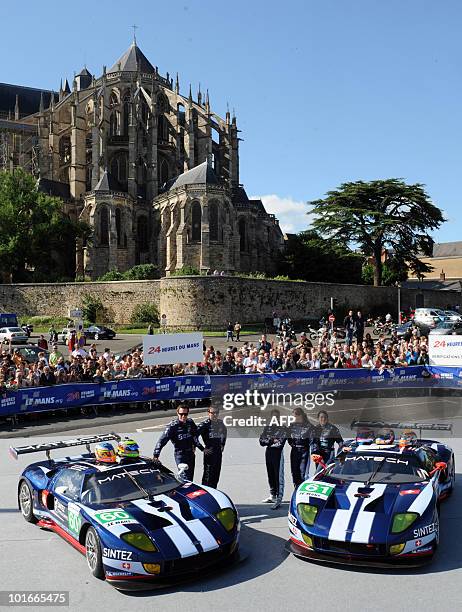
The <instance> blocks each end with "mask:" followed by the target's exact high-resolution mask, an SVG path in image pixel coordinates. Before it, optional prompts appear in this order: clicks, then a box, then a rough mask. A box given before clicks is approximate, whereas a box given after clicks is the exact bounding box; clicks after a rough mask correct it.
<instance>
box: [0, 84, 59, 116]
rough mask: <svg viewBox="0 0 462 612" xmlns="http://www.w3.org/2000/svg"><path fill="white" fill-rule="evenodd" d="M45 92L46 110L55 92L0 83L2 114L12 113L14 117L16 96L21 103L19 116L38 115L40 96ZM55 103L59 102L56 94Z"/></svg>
mask: <svg viewBox="0 0 462 612" xmlns="http://www.w3.org/2000/svg"><path fill="white" fill-rule="evenodd" d="M42 92H43V104H44V107H45V108H48V106H49V105H50V100H51V96H52V94H53V93H54V92H52V91H50V90H48V89H36V88H34V87H23V86H22V85H10V84H9V83H0V112H4V113H8V111H11V115H12V117H14V107H15V104H16V96H18V102H19V114H20V116H21V117H24V116H26V115H33V114H34V113H38V111H39V106H40V94H41V93H42ZM54 96H55V102H57V101H58V98H59V96H58V94H57V93H55V94H54Z"/></svg>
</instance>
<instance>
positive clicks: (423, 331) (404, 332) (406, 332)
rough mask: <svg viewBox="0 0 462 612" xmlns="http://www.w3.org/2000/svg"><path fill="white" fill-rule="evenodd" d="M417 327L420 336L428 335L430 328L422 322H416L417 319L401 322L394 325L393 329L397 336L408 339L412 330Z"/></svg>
mask: <svg viewBox="0 0 462 612" xmlns="http://www.w3.org/2000/svg"><path fill="white" fill-rule="evenodd" d="M416 327H417V328H419V330H420V335H421V336H428V333H429V331H430V328H429V327H428V325H424V324H423V323H418V322H417V321H408V322H407V323H402V324H401V325H396V327H395V330H396V334H397V336H398V338H400V339H401V338H403V339H404V340H410V339H411V336H412V331H413V330H414V329H415V328H416Z"/></svg>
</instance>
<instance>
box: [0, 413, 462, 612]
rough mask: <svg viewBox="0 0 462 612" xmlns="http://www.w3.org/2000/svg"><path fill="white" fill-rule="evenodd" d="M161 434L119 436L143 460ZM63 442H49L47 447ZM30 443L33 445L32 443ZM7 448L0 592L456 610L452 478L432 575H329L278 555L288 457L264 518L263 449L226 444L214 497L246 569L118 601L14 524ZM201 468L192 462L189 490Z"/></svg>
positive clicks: (64, 549) (87, 605) (216, 605)
mask: <svg viewBox="0 0 462 612" xmlns="http://www.w3.org/2000/svg"><path fill="white" fill-rule="evenodd" d="M415 410H416V411H417V407H415ZM197 416H200V415H197ZM440 420H441V419H440ZM456 421H457V418H456ZM138 425H140V427H138ZM161 427H162V422H161V420H154V421H152V423H150V422H146V421H141V422H139V423H131V424H130V427H127V428H126V430H127V429H128V430H129V431H130V432H131V434H132V435H134V436H136V439H137V440H138V441H139V443H140V445H141V448H142V451H143V453H145V454H151V452H152V448H153V444H154V442H155V440H156V439H157V437H158V435H159V430H160V429H161ZM121 429H123V428H122V426H121V425H119V430H121ZM140 430H144V431H140ZM93 431H101V427H100V426H99V425H98V426H97V427H95V428H94V429H86V430H85V431H84V432H83V433H86V434H87V433H91V432H93ZM344 433H347V432H346V429H344ZM63 437H65V436H64V435H55V436H54V438H55V439H61V438H63ZM39 439H40V438H39V437H37V438H34V441H39ZM29 441H30V438H29ZM10 443H11V442H10V441H8V440H0V490H1V491H2V494H1V497H0V516H1V517H2V520H1V521H0V550H1V551H2V554H1V557H0V576H1V577H2V579H1V587H0V588H1V589H2V590H10V589H11V590H36V589H38V590H54V591H56V590H69V591H70V609H71V610H94V609H112V607H113V606H114V607H116V606H117V607H120V606H127V605H130V606H134V607H136V609H137V610H143V611H144V610H153V609H159V610H162V611H168V610H178V609H182V608H183V609H187V610H190V611H195V610H204V609H207V610H215V611H221V610H225V611H228V610H230V611H231V610H233V611H236V610H249V609H251V610H256V611H260V610H261V611H271V612H272V611H273V610H274V611H276V610H281V609H291V608H295V607H297V608H300V607H301V606H303V607H308V608H309V607H315V606H316V607H317V608H320V609H322V610H327V611H330V610H335V611H336V612H337V611H338V610H339V609H340V610H355V611H357V610H358V608H362V609H367V610H374V611H375V610H381V611H383V609H384V608H386V607H390V606H393V607H395V608H397V609H398V610H410V609H418V610H434V609H435V607H436V606H438V605H442V606H444V609H445V610H449V611H452V610H454V611H455V610H460V609H461V607H462V586H461V585H462V569H461V568H462V547H461V546H460V540H459V537H460V534H461V533H462V478H461V476H460V474H459V475H458V482H457V487H456V491H455V493H454V495H453V497H452V498H451V499H449V500H448V501H447V502H445V504H444V506H443V508H442V511H441V524H442V528H441V543H440V550H439V552H438V554H437V557H436V558H435V560H434V562H433V564H432V565H430V566H428V567H426V568H424V569H419V570H415V569H413V570H406V569H403V570H399V571H395V570H386V571H385V570H374V571H368V570H357V569H348V568H344V567H342V568H336V567H334V566H324V565H318V564H314V563H310V562H306V561H302V560H299V559H297V558H295V557H293V556H291V555H288V554H287V553H286V552H285V551H284V544H285V541H286V539H287V534H288V531H287V502H288V500H289V498H290V494H291V492H292V486H291V479H290V470H289V464H288V458H289V452H288V449H286V453H285V457H286V464H285V467H286V469H285V475H286V488H285V497H284V500H285V503H284V504H283V506H282V507H281V508H280V509H279V510H277V511H272V510H271V509H270V508H269V506H268V505H266V504H262V503H260V500H261V499H262V498H263V497H266V495H267V493H268V490H267V484H266V473H265V467H264V451H263V449H262V448H261V447H260V446H259V445H258V442H257V441H256V440H255V439H253V438H231V439H230V440H229V442H228V445H227V448H226V452H225V460H224V467H223V471H222V478H221V482H220V488H221V489H223V490H224V491H226V492H227V493H228V494H229V495H230V496H231V498H232V499H233V500H234V502H235V503H236V505H237V507H238V510H239V514H240V517H241V521H242V532H241V546H242V548H243V549H244V550H245V551H246V552H248V557H247V559H246V560H245V561H244V562H242V563H241V564H239V565H237V566H235V567H233V568H231V569H229V570H227V571H225V572H222V573H220V574H218V575H214V576H208V577H204V578H202V579H201V578H200V577H199V576H198V580H197V581H196V582H193V583H188V584H185V585H182V586H180V587H176V588H175V589H165V590H162V591H152V592H145V593H142V594H125V593H120V592H117V591H116V590H114V589H113V588H111V587H110V586H108V585H107V584H105V583H104V582H101V581H98V580H96V579H95V578H93V577H92V576H91V575H90V573H89V571H88V568H87V565H86V561H85V558H84V557H83V556H81V555H80V554H79V553H78V552H76V551H75V550H74V549H72V548H71V547H70V546H69V545H68V544H67V543H66V542H64V541H63V540H62V539H61V538H59V537H58V536H57V535H55V534H53V533H49V532H46V531H41V530H40V529H39V528H37V527H36V526H33V525H30V524H28V523H26V522H25V521H24V520H23V518H22V516H21V515H20V513H19V511H18V510H17V503H16V487H17V480H18V476H19V474H20V472H21V470H22V469H23V468H24V467H25V465H26V464H27V463H28V462H29V461H30V460H31V459H30V458H29V459H27V458H24V457H20V459H19V461H18V462H15V461H14V460H12V459H11V458H10V457H9V455H8V454H7V448H8V446H9V445H10ZM21 443H22V441H21V439H16V440H14V444H15V445H21ZM452 445H453V447H454V449H455V451H456V465H457V463H459V465H461V461H462V438H461V437H458V438H454V439H453V440H452ZM162 459H163V461H164V462H165V463H166V464H167V465H169V466H170V467H173V466H174V463H173V453H172V449H171V448H170V446H168V447H166V448H165V449H164V450H163V454H162ZM201 464H202V460H201V458H200V457H199V458H198V466H196V480H197V481H199V479H200V475H201ZM41 609H46V608H41ZM114 609H117V608H114Z"/></svg>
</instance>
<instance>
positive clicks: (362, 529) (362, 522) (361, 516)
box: [349, 484, 387, 544]
mask: <svg viewBox="0 0 462 612" xmlns="http://www.w3.org/2000/svg"><path fill="white" fill-rule="evenodd" d="M386 488H387V485H386V484H376V485H374V490H373V491H372V493H371V496H370V497H366V498H363V500H362V504H361V505H359V506H358V507H359V512H358V517H357V519H356V522H355V523H354V526H353V530H354V531H353V533H352V534H351V538H350V539H349V541H350V542H356V543H358V544H368V542H369V536H370V534H371V529H372V524H373V522H374V518H375V517H376V513H375V512H369V511H367V510H366V508H367V506H368V505H369V504H371V503H372V502H373V501H375V500H376V499H378V498H379V497H382V495H383V494H384V492H385V489H386Z"/></svg>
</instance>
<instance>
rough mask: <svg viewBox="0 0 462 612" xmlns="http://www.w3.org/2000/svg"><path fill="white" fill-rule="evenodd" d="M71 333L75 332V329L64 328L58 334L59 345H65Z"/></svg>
mask: <svg viewBox="0 0 462 612" xmlns="http://www.w3.org/2000/svg"><path fill="white" fill-rule="evenodd" d="M73 331H75V329H74V328H72V327H64V328H63V331H62V332H60V333H59V334H58V342H59V343H60V344H67V341H68V339H69V335H70V334H71V332H73Z"/></svg>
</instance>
